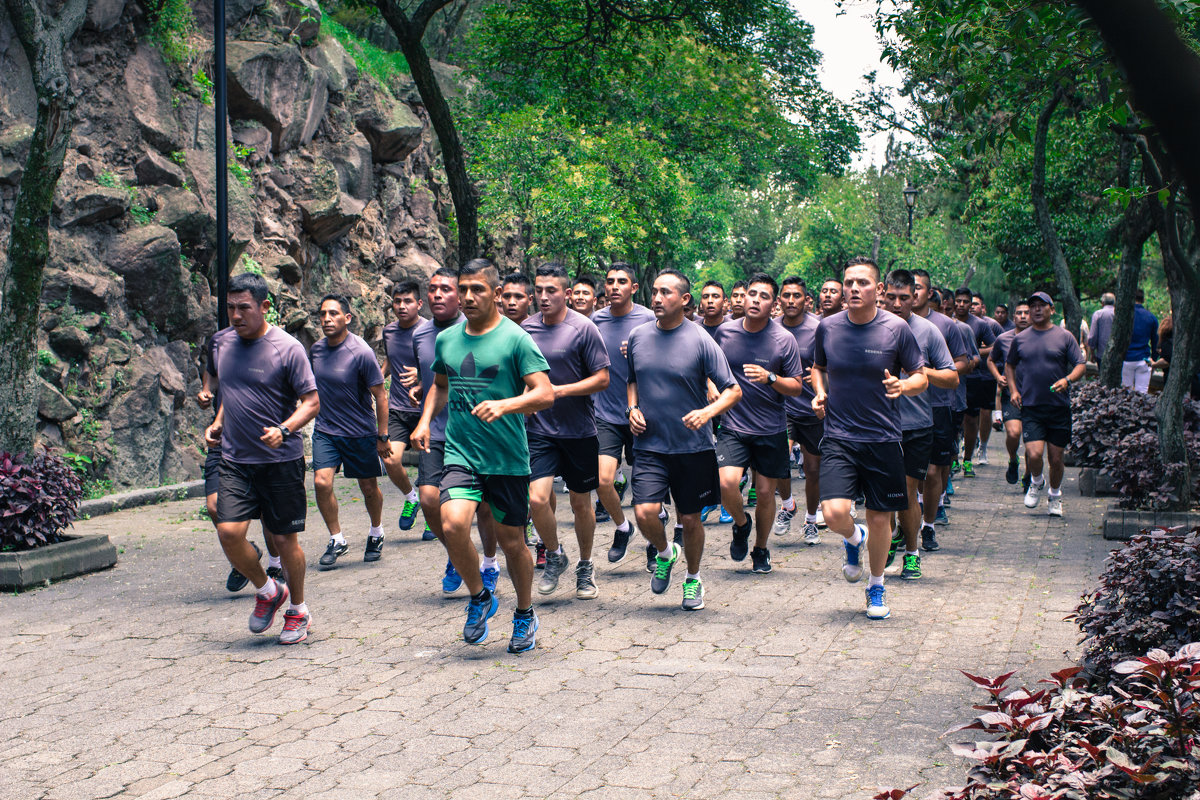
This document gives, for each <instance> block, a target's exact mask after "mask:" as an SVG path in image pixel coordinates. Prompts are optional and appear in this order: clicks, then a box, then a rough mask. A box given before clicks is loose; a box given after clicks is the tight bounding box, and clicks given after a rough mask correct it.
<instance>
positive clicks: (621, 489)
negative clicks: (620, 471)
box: [613, 475, 629, 500]
mask: <svg viewBox="0 0 1200 800" xmlns="http://www.w3.org/2000/svg"><path fill="white" fill-rule="evenodd" d="M613 488H614V489H616V490H617V499H618V500H624V499H625V490H626V489H628V488H629V480H628V479H627V478H626V477H625V476H624V475H622V476H621V480H619V481H614V482H613Z"/></svg>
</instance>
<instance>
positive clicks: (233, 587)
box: [225, 542, 269, 592]
mask: <svg viewBox="0 0 1200 800" xmlns="http://www.w3.org/2000/svg"><path fill="white" fill-rule="evenodd" d="M250 546H251V547H253V548H254V554H255V556H256V557H258V558H262V550H260V549H259V548H258V545H256V544H255V543H254V542H251V543H250ZM268 574H269V573H268ZM249 582H250V579H249V578H247V577H246V576H245V575H243V574H242V573H240V572H238V571H237V570H236V569H232V568H231V569H230V570H229V577H227V578H226V579H225V590H226V591H228V592H240V591H241V590H242V589H245V588H246V584H247V583H249Z"/></svg>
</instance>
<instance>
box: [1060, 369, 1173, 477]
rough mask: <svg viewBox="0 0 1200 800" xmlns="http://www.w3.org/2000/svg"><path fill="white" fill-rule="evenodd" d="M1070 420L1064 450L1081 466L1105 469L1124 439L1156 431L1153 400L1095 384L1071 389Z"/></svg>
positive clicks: (1089, 383)
mask: <svg viewBox="0 0 1200 800" xmlns="http://www.w3.org/2000/svg"><path fill="white" fill-rule="evenodd" d="M1071 417H1072V419H1071V444H1070V446H1069V448H1068V450H1069V452H1070V453H1071V455H1073V456H1074V457H1075V462H1076V463H1077V464H1079V466H1081V467H1105V466H1107V464H1108V459H1109V457H1110V456H1111V455H1112V453H1113V451H1114V450H1116V449H1117V448H1118V446H1120V444H1121V442H1122V440H1123V439H1125V437H1127V436H1129V435H1130V434H1133V433H1138V432H1142V431H1150V432H1151V433H1153V432H1155V431H1157V430H1158V421H1157V420H1156V419H1155V418H1154V398H1153V397H1151V396H1150V395H1148V394H1139V393H1138V392H1135V391H1134V390H1133V389H1127V388H1125V387H1123V386H1122V387H1118V388H1116V389H1110V388H1108V387H1107V386H1104V385H1103V384H1101V383H1100V382H1099V381H1088V382H1087V383H1083V384H1081V385H1080V386H1079V388H1078V389H1072V390H1071Z"/></svg>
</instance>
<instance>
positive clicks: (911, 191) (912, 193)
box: [904, 180, 921, 242]
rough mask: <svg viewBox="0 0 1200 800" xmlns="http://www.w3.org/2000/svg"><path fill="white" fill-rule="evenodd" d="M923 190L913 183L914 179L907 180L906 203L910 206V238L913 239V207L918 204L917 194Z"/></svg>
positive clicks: (905, 189) (905, 187) (905, 186)
mask: <svg viewBox="0 0 1200 800" xmlns="http://www.w3.org/2000/svg"><path fill="white" fill-rule="evenodd" d="M920 193H921V190H920V189H918V188H917V187H915V186H913V185H912V181H907V180H906V181H905V185H904V205H905V206H907V208H908V240H909V241H910V242H911V241H912V217H913V209H914V208H915V207H916V205H917V195H918V194H920Z"/></svg>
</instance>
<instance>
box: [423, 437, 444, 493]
mask: <svg viewBox="0 0 1200 800" xmlns="http://www.w3.org/2000/svg"><path fill="white" fill-rule="evenodd" d="M445 460H446V443H445V442H435V441H433V440H432V439H431V440H430V441H429V452H428V453H426V452H425V451H424V450H418V451H417V486H441V485H442V472H443V471H444V469H445V467H444V462H445Z"/></svg>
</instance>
